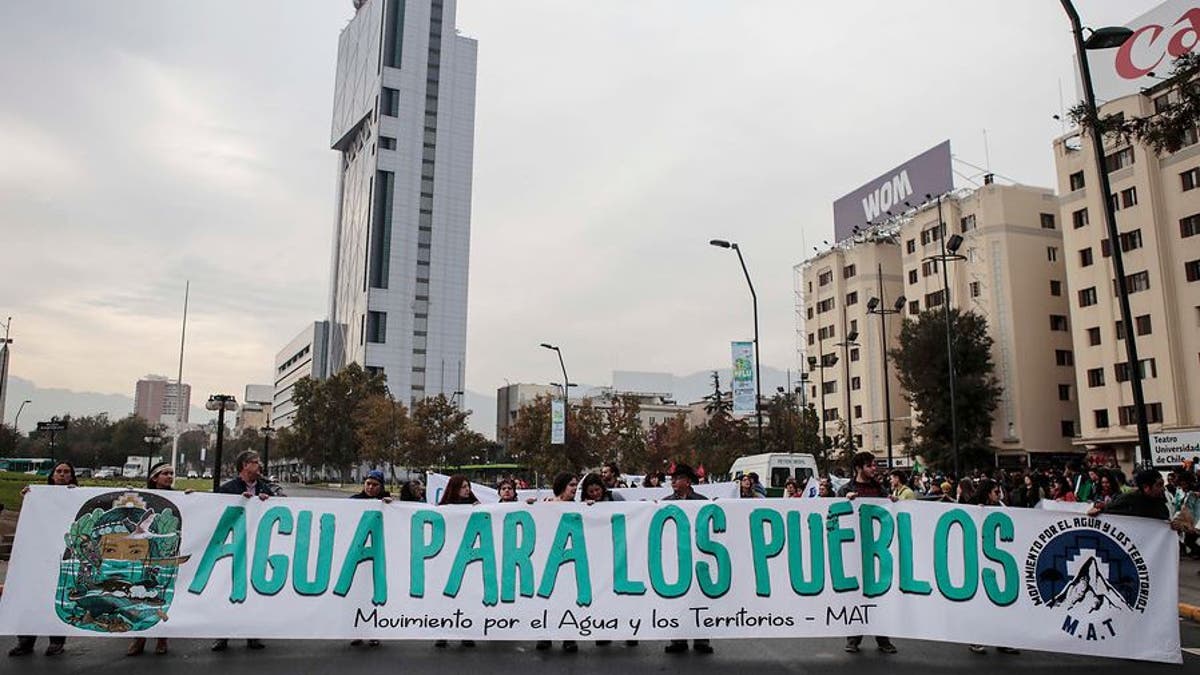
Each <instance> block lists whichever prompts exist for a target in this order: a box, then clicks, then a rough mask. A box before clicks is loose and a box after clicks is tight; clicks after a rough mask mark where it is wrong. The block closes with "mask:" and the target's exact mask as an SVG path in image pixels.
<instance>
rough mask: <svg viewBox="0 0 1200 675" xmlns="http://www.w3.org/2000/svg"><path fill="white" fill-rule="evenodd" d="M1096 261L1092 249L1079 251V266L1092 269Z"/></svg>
mask: <svg viewBox="0 0 1200 675" xmlns="http://www.w3.org/2000/svg"><path fill="white" fill-rule="evenodd" d="M1093 262H1095V259H1094V258H1093V257H1092V247H1091V246H1089V247H1087V248H1081V249H1079V266H1080V267H1091V266H1092V263H1093Z"/></svg>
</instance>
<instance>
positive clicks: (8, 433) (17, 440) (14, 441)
mask: <svg viewBox="0 0 1200 675" xmlns="http://www.w3.org/2000/svg"><path fill="white" fill-rule="evenodd" d="M23 441H25V437H24V436H22V435H21V432H19V431H17V429H16V428H15V427H12V426H9V425H7V424H0V457H20V455H19V454H17V452H18V448H19V447H20V446H21V444H22V442H23Z"/></svg>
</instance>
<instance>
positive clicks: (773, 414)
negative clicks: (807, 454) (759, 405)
mask: <svg viewBox="0 0 1200 675" xmlns="http://www.w3.org/2000/svg"><path fill="white" fill-rule="evenodd" d="M765 412H766V414H767V415H768V418H767V425H766V427H764V428H763V444H764V445H765V446H766V450H767V452H796V451H797V450H798V449H799V444H800V408H799V406H798V405H797V403H796V395H795V394H792V393H789V392H782V393H776V394H775V395H774V396H772V397H771V398H770V399H768V400H767V403H766V411H765Z"/></svg>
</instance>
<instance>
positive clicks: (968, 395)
mask: <svg viewBox="0 0 1200 675" xmlns="http://www.w3.org/2000/svg"><path fill="white" fill-rule="evenodd" d="M950 323H951V335H952V336H953V342H952V344H953V349H954V370H955V378H954V388H955V399H954V400H955V404H956V405H955V410H956V412H957V418H958V446H959V464H960V466H961V467H962V470H964V471H965V470H967V469H971V468H973V467H984V466H991V465H992V455H993V453H994V449H993V447H992V445H991V439H990V437H991V431H992V412H993V411H994V410H995V409H996V405H997V402H998V400H999V398H1000V391H1001V390H1000V386H999V385H998V384H997V382H996V379H995V377H994V376H993V375H992V371H993V364H992V355H991V348H992V339H991V338H990V337H989V336H988V332H987V321H986V320H985V319H984V318H983V317H982V316H980V315H979V314H976V313H974V312H961V311H959V310H951V312H950ZM890 356H891V358H892V360H893V362H894V363H895V364H896V369H897V371H898V374H899V375H898V376H899V379H900V384H901V386H903V387H904V392H905V394H904V396H905V399H906V400H908V402H909V403H911V404H912V405H913V407H914V408H915V409H916V411H918V412H917V415H916V420H915V424H914V425H913V428H912V434H911V437H910V438H908V439H906V443H907V448H906V451H907V452H911V453H912V454H916V455H920V456H922V457H924V458H925V459H926V461H927V462H928V464H929V465H930V466H933V467H937V468H939V469H943V470H946V469H953V467H954V458H953V450H952V445H951V424H950V388H949V386H947V383H948V381H949V378H948V372H949V368H948V359H947V354H946V313H945V308H944V307H942V308H937V309H932V310H927V311H924V312H921V314H920V315H918V316H917V318H916V319H915V320H914V319H905V321H904V326H903V328H902V329H901V331H900V346H899V347H897V348H896V349H893V350H892V351H891V352H890Z"/></svg>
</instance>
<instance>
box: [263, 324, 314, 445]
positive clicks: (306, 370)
mask: <svg viewBox="0 0 1200 675" xmlns="http://www.w3.org/2000/svg"><path fill="white" fill-rule="evenodd" d="M328 340H329V322H328V321H314V322H313V323H311V324H309V325H308V326H307V327H305V329H304V330H302V331H300V334H299V335H297V336H296V337H294V338H292V340H291V342H289V343H288V344H287V346H285V347H284V348H283V349H281V350H279V353H278V354H276V355H275V368H274V373H275V375H274V378H275V382H274V394H273V396H272V397H271V405H270V410H271V415H270V419H271V426H273V427H275V428H276V429H282V428H283V427H287V426H291V424H292V420H293V419H295V417H296V406H295V404H293V403H292V388H293V387H294V386H295V385H296V382H297V381H298V380H300V379H301V378H305V377H311V378H313V379H314V380H320V379H324V378H325V377H326V376H327V375H328V374H329V369H328V366H327V365H326V361H325V358H326V354H327V353H328V349H329V348H328ZM249 393H250V388H249V387H247V394H249Z"/></svg>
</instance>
